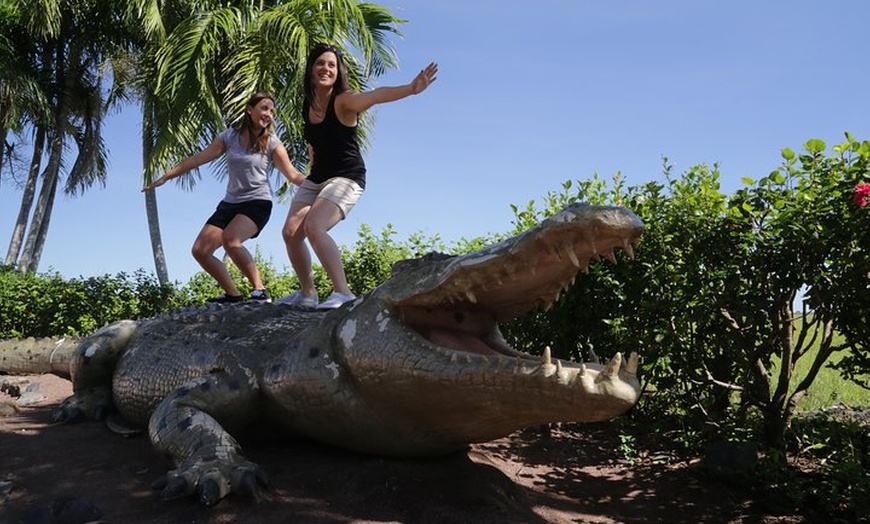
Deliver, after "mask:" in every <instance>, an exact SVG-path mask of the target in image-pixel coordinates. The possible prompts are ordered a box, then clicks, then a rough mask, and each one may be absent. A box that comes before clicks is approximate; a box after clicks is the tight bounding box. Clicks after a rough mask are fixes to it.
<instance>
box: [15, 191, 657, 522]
mask: <svg viewBox="0 0 870 524" xmlns="http://www.w3.org/2000/svg"><path fill="white" fill-rule="evenodd" d="M642 231H643V224H642V223H641V221H640V220H639V219H638V218H637V217H636V216H635V215H634V213H632V212H631V211H630V210H628V209H626V208H622V207H604V206H590V205H585V204H572V205H570V206H568V207H567V208H565V209H564V210H562V211H561V212H559V213H557V214H555V215H553V216H551V217H549V218H547V219H545V220H543V221H542V222H541V223H540V224H538V225H536V226H535V227H533V228H531V229H529V230H527V231H525V232H523V233H521V234H519V235H517V236H514V237H511V238H509V239H507V240H504V241H501V242H499V243H496V244H493V245H491V246H489V247H486V248H484V249H481V250H479V251H476V252H472V253H468V254H465V255H461V256H447V255H440V254H430V255H427V256H424V257H422V258H419V259H413V260H406V261H401V262H398V263H397V264H395V265H394V267H393V274H392V276H391V277H390V278H389V279H387V281H385V282H384V283H383V284H381V285H380V286H378V287H377V288H375V289H374V290H373V291H371V292H369V293H367V294H366V295H364V296H362V297H359V298H357V299H356V300H354V301H352V302H349V303H347V304H345V305H343V306H342V307H341V308H339V309H336V310H332V311H329V312H321V311H311V310H303V309H301V308H297V307H293V306H287V305H278V304H260V303H244V304H232V305H214V304H211V305H207V306H205V307H199V308H196V309H188V310H183V311H175V312H171V313H168V314H166V315H163V316H159V317H156V318H152V319H146V320H139V321H121V322H118V323H115V324H113V325H110V326H107V327H104V328H102V329H100V330H98V331H97V332H96V333H94V334H93V335H91V336H88V337H86V338H84V339H82V340H81V341H80V342H79V343H78V344H77V345H74V344H73V343H72V342H71V341H58V342H57V343H56V344H54V345H49V344H48V343H45V344H43V343H41V342H40V341H37V340H33V339H29V340H19V341H4V342H0V372H6V373H25V372H36V373H41V372H52V373H56V374H60V375H67V376H69V377H71V380H72V382H73V391H74V394H73V395H72V396H71V397H69V398H68V399H66V400H65V401H64V402H62V403H61V404H60V405H59V406H58V407H57V409H56V410H55V412H54V417H55V419H56V420H57V421H71V420H75V419H83V418H91V419H100V418H104V417H106V416H107V415H108V414H109V413H110V412H112V413H115V415H114V417H118V416H120V417H122V418H123V420H124V421H126V423H127V424H130V425H131V427H136V426H138V427H141V428H142V430H143V431H144V429H145V428H146V427H147V432H148V435H149V436H150V439H151V441H152V443H153V445H154V447H155V448H156V449H157V450H158V451H159V452H161V453H163V454H165V455H166V456H168V457H169V458H170V459H171V460H172V461H173V463H174V466H175V469H173V470H171V471H169V472H168V473H167V474H166V475H165V476H163V477H162V478H161V480H160V481H158V482H157V483H156V487H157V488H158V489H162V496H163V497H164V498H166V499H172V498H179V497H185V496H196V497H197V498H198V499H199V501H200V502H201V503H202V504H205V505H212V504H215V503H216V502H218V501H219V500H221V499H222V498H223V497H225V496H227V495H229V494H231V493H232V494H237V495H246V496H253V497H256V495H257V493H258V492H259V490H260V489H261V488H263V487H264V486H266V485H267V480H266V477H265V475H264V474H263V472H262V470H261V468H259V467H258V466H257V465H256V464H253V463H251V462H249V461H248V460H246V459H245V458H244V456H243V454H242V450H241V448H240V446H239V444H238V441H237V440H236V437H237V436H238V433H237V432H240V431H242V430H244V429H246V428H250V427H252V425H253V424H254V423H255V422H257V424H258V426H257V427H260V425H262V424H263V423H264V422H265V423H270V424H274V425H275V426H276V427H280V428H281V429H283V430H289V431H290V432H292V433H293V434H296V435H301V436H304V437H309V438H312V439H316V440H318V441H322V442H324V443H327V444H331V445H335V446H340V447H344V448H347V449H350V450H355V451H359V452H364V453H374V454H383V455H387V456H393V457H415V456H431V455H439V454H446V453H451V452H454V451H458V450H463V449H466V448H467V446H468V445H469V444H471V443H476V442H485V441H489V440H493V439H497V438H501V437H503V436H506V435H509V434H510V433H512V432H514V431H516V430H518V429H522V428H526V427H531V426H536V425H541V424H545V423H551V422H560V421H562V422H593V421H601V420H607V419H610V418H613V417H616V416H618V415H620V414H622V413H624V412H625V411H626V410H628V409H629V408H631V407H632V406H633V405H634V404H635V403H636V401H637V399H638V396H639V394H640V385H639V382H638V379H637V377H636V372H637V355H636V354H634V353H632V354H631V356H630V357H628V358H626V359H625V360H624V359H623V357H622V355H621V354H620V353H616V354H615V356H614V357H613V358H612V359H611V360H610V361H609V362H608V363H606V364H600V363H598V362H589V363H572V362H562V361H559V360H556V359H553V358H552V357H551V354H550V350H549V348H545V349H544V350H543V355H542V356H537V357H533V356H531V355H529V354H526V353H523V352H520V351H517V350H515V349H513V348H511V347H510V346H509V345H508V343H507V342H506V341H505V340H504V338H503V337H502V335H501V333H500V331H499V328H498V323H499V322H502V321H506V320H510V319H512V318H514V317H516V316H517V315H520V314H522V313H525V312H527V311H530V310H532V309H533V308H536V307H543V308H548V307H550V306H551V305H552V304H553V303H554V301H555V300H556V299H557V298H558V297H559V295H560V293H561V292H562V291H563V290H565V289H566V288H567V287H568V286H569V285H570V284H571V282H573V280H574V278H575V276H576V275H577V274H578V272H580V271H584V272H586V271H588V265H589V263H590V261H591V260H597V259H598V258H600V257H602V256H603V257H606V258H608V259H610V260H611V261H613V262H615V261H616V259H615V255H614V250H615V249H616V248H621V249H623V250H624V251H625V252H626V254H627V255H628V256H629V257H633V249H632V245H634V244H636V242H637V241H638V240H639V238H640V236H641V234H642ZM233 435H236V437H234V436H233Z"/></svg>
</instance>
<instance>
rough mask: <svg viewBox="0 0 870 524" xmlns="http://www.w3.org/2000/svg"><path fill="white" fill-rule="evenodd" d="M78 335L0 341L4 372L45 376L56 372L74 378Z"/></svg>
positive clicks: (0, 354)
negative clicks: (76, 336) (71, 363)
mask: <svg viewBox="0 0 870 524" xmlns="http://www.w3.org/2000/svg"><path fill="white" fill-rule="evenodd" d="M79 342H80V340H79V339H77V338H70V337H65V338H19V339H8V340H0V373H4V374H7V375H41V374H44V373H53V374H55V375H57V376H60V377H63V378H66V379H69V378H70V362H71V361H72V358H73V355H74V354H75V350H76V347H77V346H78V344H79Z"/></svg>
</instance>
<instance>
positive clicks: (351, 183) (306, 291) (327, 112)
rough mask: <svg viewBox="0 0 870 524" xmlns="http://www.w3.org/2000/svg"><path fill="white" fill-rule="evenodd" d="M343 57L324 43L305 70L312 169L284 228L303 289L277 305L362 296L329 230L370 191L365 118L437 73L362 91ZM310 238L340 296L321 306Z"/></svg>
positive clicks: (431, 69) (434, 68) (432, 69)
mask: <svg viewBox="0 0 870 524" xmlns="http://www.w3.org/2000/svg"><path fill="white" fill-rule="evenodd" d="M341 55H342V52H341V50H339V49H338V48H336V47H334V46H331V45H325V44H318V45H316V46H315V47H314V48H313V49H312V50H311V52H310V53H309V55H308V60H307V62H306V65H305V76H304V80H303V83H304V84H303V86H302V87H303V90H304V93H305V100H304V103H303V109H302V113H303V114H302V120H303V122H304V124H305V126H304V136H305V140H306V141H307V142H308V148H309V149H308V150H309V153H310V155H309V157H310V161H311V170H310V171H311V172H310V174H309V176H308V178H307V179H306V180H305V182H303V183H302V185H301V186H300V187H299V189H298V190H297V191H296V195H295V196H294V197H293V201H292V202H291V204H290V212H289V213H288V215H287V221H286V222H285V223H284V229H283V231H282V233H283V236H284V244H285V245H286V247H287V255H288V256H289V257H290V264H291V265H292V266H293V271H295V272H296V277H297V278H298V279H299V286H300V290H299V291H296V292H295V293H292V294H291V295H289V296H287V297H284V298H282V299H279V300H277V301H276V302H278V303H284V304H291V305H296V306H302V307H309V308H314V307H319V308H320V309H331V308H337V307H339V306H341V305H342V304H343V303H345V302H347V301H349V300H353V299H354V298H356V297H355V296H354V294H353V292H351V290H350V288H349V287H348V285H347V277H346V276H345V273H344V267H342V265H341V254H340V253H339V250H338V246H337V245H336V244H335V241H333V239H332V237H330V236H329V230H330V229H332V227H333V226H335V225H336V224H337V223H338V222H340V221H341V220H343V219H344V218H345V217H346V216H347V213H348V212H350V210H351V208H352V207H353V206H354V204H355V203H356V202H357V200H358V199H359V196H360V195H361V194H362V192H363V190H364V189H365V184H366V168H365V162H364V161H363V158H362V155H361V154H360V148H359V137H358V134H357V126H358V123H359V115H360V114H362V113H363V112H364V111H365V110H367V109H368V108H370V107H372V106H373V105H375V104H383V103H386V102H393V101H396V100H400V99H402V98H405V97H408V96H410V95H416V94H419V93H422V92H423V91H425V90H426V88H427V87H429V84H431V83H432V82H434V81H435V78H436V75H437V73H438V65H437V64H435V63H434V62H433V63H430V64H429V65H428V66H426V68H424V69H422V70H421V71H420V72H419V73H418V74H417V76H415V77H414V79H413V80H412V81H411V82H410V83H408V84H405V85H402V86H394V87H379V88H377V89H374V90H371V91H365V92H356V91H353V90H351V89H349V86H348V80H347V72H346V71H345V67H344V64H343V63H342V57H341ZM306 238H307V239H308V242H309V244H311V248H312V249H313V250H314V253H315V254H316V255H317V258H318V260H319V261H320V264H321V265H322V266H323V268H324V270H325V271H326V274H327V275H328V276H329V279H330V281H331V282H332V287H333V293H332V294H331V295H330V296H329V297H328V298H327V299H326V300H325V301H324V302H323V303H320V304H318V296H317V289H315V287H314V273H313V272H312V269H311V254H310V253H309V251H308V248H307V247H306V245H305V239H306Z"/></svg>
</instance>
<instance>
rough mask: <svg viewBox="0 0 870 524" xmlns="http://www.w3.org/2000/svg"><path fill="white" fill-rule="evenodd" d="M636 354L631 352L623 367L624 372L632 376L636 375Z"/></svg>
mask: <svg viewBox="0 0 870 524" xmlns="http://www.w3.org/2000/svg"><path fill="white" fill-rule="evenodd" d="M637 361H638V357H637V353H636V352H634V351H632V352H631V355H629V356H628V362H627V363H626V365H625V370H626V371H628V372H629V373H631V374H632V375H635V374H637Z"/></svg>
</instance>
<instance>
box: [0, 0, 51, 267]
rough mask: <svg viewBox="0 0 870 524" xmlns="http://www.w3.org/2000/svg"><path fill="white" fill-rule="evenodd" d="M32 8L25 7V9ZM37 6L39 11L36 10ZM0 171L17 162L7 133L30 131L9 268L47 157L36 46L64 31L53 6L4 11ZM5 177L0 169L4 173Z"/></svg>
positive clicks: (13, 6)
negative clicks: (31, 134) (42, 163)
mask: <svg viewBox="0 0 870 524" xmlns="http://www.w3.org/2000/svg"><path fill="white" fill-rule="evenodd" d="M28 6H29V7H30V8H31V9H27V7H28ZM37 7H38V9H37ZM0 25H2V28H3V31H2V35H3V36H2V40H0V64H2V67H0V138H2V141H0V145H2V153H0V169H2V166H3V164H4V163H9V164H11V162H12V160H13V154H12V151H13V147H14V146H13V144H8V142H7V139H8V137H9V133H10V132H12V133H16V134H20V133H22V132H23V131H24V130H25V129H32V130H33V136H34V141H33V145H32V150H33V154H32V157H31V161H30V164H29V166H30V167H29V169H28V173H27V177H26V180H25V182H24V185H23V193H22V198H21V206H20V207H19V212H18V217H17V219H16V222H15V226H14V228H13V230H12V238H11V239H10V241H9V249H8V251H7V254H6V258H5V261H4V264H5V265H9V266H11V265H14V264H15V262H16V261H17V260H18V256H19V254H20V252H21V246H22V244H23V242H24V233H25V231H26V229H27V219H28V216H29V215H30V210H31V208H32V207H33V199H34V197H35V195H36V187H37V181H38V180H37V179H38V175H39V169H40V166H41V162H42V155H43V153H44V148H45V141H46V132H45V126H44V125H43V123H44V122H46V121H47V119H48V117H49V114H50V109H49V102H48V95H47V94H46V92H45V89H44V86H45V84H47V81H46V79H45V77H44V76H43V75H41V74H40V71H39V66H38V47H37V46H36V42H41V41H44V40H46V39H50V38H55V37H56V36H57V35H58V34H59V33H60V11H59V6H58V4H57V3H55V2H50V1H49V2H41V3H40V5H38V6H36V5H34V4H32V3H28V4H27V5H24V4H23V3H20V2H9V3H4V4H3V9H0ZM11 169H12V168H11V166H10V170H11ZM0 174H2V171H0Z"/></svg>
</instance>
